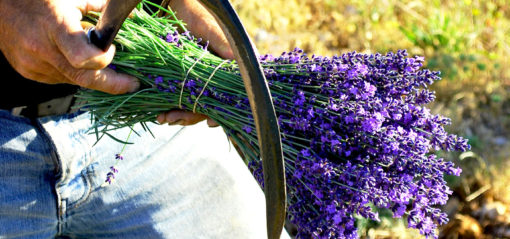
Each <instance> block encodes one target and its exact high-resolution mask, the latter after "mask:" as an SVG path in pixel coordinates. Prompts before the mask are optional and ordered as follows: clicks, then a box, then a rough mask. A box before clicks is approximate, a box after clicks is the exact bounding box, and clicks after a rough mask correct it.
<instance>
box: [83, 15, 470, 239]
mask: <svg viewBox="0 0 510 239" xmlns="http://www.w3.org/2000/svg"><path fill="white" fill-rule="evenodd" d="M178 28H184V26H183V23H182V22H180V21H178V20H176V18H175V15H173V13H172V12H170V11H169V12H168V17H161V18H158V17H155V15H151V14H148V13H146V12H144V11H138V12H136V13H135V14H134V16H133V18H130V19H127V20H126V22H125V23H124V25H123V27H122V29H121V31H120V32H119V34H118V37H117V38H116V41H115V44H117V54H116V56H115V58H114V61H113V66H114V67H115V68H116V70H117V71H119V72H124V73H127V74H131V75H133V76H136V77H137V78H138V79H140V80H141V83H142V88H141V89H140V90H139V91H138V92H134V93H131V94H126V95H109V94H106V93H102V92H98V91H90V90H84V91H81V92H80V93H79V95H78V97H79V98H80V99H81V100H82V101H83V102H85V105H84V107H85V109H86V110H88V111H90V112H91V114H92V115H93V119H94V120H95V121H96V124H95V125H96V126H97V127H98V128H97V129H96V130H98V132H102V133H105V134H108V131H109V130H113V129H116V128H122V127H132V126H133V125H134V124H137V123H142V124H143V125H145V123H146V122H154V121H155V119H156V116H157V115H158V114H160V113H163V112H166V111H168V110H170V109H175V108H179V109H186V110H190V111H194V112H197V113H202V114H205V115H207V116H208V117H210V118H212V119H214V120H215V121H216V122H217V123H219V124H220V125H221V126H222V127H223V128H224V130H225V132H226V134H227V135H228V136H229V137H230V139H231V140H232V141H234V143H235V144H237V146H238V147H239V150H240V151H241V153H242V154H243V156H244V158H245V160H246V161H247V162H246V163H247V164H248V165H249V167H250V168H251V169H252V171H253V173H254V175H255V177H256V178H257V180H258V181H259V183H261V185H262V183H263V177H262V165H261V161H260V158H259V154H258V142H257V135H256V131H255V130H254V123H253V118H252V115H251V111H250V106H249V102H248V99H247V95H246V92H245V89H244V85H243V81H242V79H241V76H240V72H239V69H238V67H237V65H236V63H235V62H234V61H230V60H224V59H221V58H219V57H217V56H215V55H213V54H211V53H210V52H209V51H208V50H207V44H201V43H200V39H195V38H194V37H193V36H191V35H190V33H189V32H187V31H186V32H184V33H179V32H178V31H177V30H178ZM260 60H261V62H262V66H263V68H264V72H265V74H266V78H267V80H268V84H269V87H270V91H271V95H272V97H273V101H274V105H275V109H276V113H277V116H278V121H279V126H280V129H281V136H282V142H283V152H284V158H285V168H286V177H287V185H288V188H287V193H288V202H289V204H288V219H289V220H290V221H291V222H292V223H293V224H295V225H296V226H297V228H298V235H297V238H356V237H357V229H356V226H355V216H362V217H364V218H368V219H372V220H379V219H378V214H377V213H376V212H375V211H374V210H373V208H374V207H378V208H387V209H390V210H391V211H392V212H393V216H394V217H402V216H404V215H405V216H407V222H408V226H409V227H410V228H416V229H418V230H419V231H420V233H421V234H423V235H425V236H427V237H434V238H435V237H437V232H436V229H437V227H438V225H441V224H444V223H446V222H447V221H448V219H447V217H446V214H445V213H443V212H442V211H441V210H440V209H439V206H440V205H443V204H445V203H446V201H447V200H448V195H449V194H451V191H450V190H449V188H448V186H447V185H446V182H445V181H444V179H443V176H444V175H457V176H458V175H459V174H460V171H461V170H460V169H459V168H457V167H455V166H454V165H453V163H451V162H448V161H445V160H443V159H442V158H440V157H438V156H436V154H435V152H437V151H440V150H444V151H465V150H467V149H469V145H468V144H467V141H466V140H465V139H463V138H461V137H458V136H456V135H452V134H449V133H447V132H446V131H445V129H444V126H445V125H448V124H449V123H450V121H449V119H447V118H444V117H442V116H440V115H434V114H431V112H430V110H429V109H428V108H427V107H426V106H425V105H426V104H427V103H430V102H432V101H434V99H435V96H434V93H433V92H431V91H429V90H427V89H426V88H427V86H429V85H430V84H432V83H433V82H434V81H436V80H439V79H440V78H439V73H438V72H431V71H429V70H427V69H421V67H422V64H423V61H424V59H423V58H422V57H408V56H407V53H406V52H405V51H398V52H396V53H387V54H373V55H369V54H359V53H354V52H352V53H347V54H343V55H341V56H334V57H321V56H315V55H314V56H311V57H309V56H307V55H306V54H305V53H303V51H302V50H299V49H295V50H293V51H291V52H286V53H283V54H282V55H280V56H277V57H273V56H271V55H264V56H262V57H261V58H260ZM100 125H101V127H99V126H100ZM262 186H263V185H262Z"/></svg>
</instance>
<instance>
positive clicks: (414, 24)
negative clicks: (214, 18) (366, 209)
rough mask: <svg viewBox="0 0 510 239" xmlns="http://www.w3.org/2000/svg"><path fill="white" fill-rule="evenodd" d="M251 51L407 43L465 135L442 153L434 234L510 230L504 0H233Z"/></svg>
mask: <svg viewBox="0 0 510 239" xmlns="http://www.w3.org/2000/svg"><path fill="white" fill-rule="evenodd" d="M231 2H232V3H233V4H234V6H235V7H236V9H237V11H238V13H239V14H240V17H241V19H242V21H243V23H244V24H245V26H246V27H247V29H248V32H249V34H250V35H251V37H252V38H253V39H254V40H255V43H256V45H257V47H258V49H259V52H260V53H262V54H264V53H272V54H280V53H282V52H283V51H289V50H292V49H293V48H294V47H300V48H302V49H304V50H305V52H307V53H308V54H317V55H324V56H332V55H335V54H338V55H340V54H342V53H346V52H349V51H357V52H363V53H376V52H380V53H386V52H388V51H396V50H398V49H407V50H408V52H409V53H410V55H421V56H425V58H426V66H425V67H426V68H428V69H431V70H433V71H441V73H442V74H441V75H442V80H441V81H439V82H436V83H435V84H434V85H433V87H432V88H433V90H435V91H436V95H437V100H436V101H435V102H434V103H433V104H431V105H429V106H428V107H430V108H431V109H432V110H433V112H435V113H440V114H442V115H445V116H447V117H449V118H451V119H452V125H451V126H450V127H449V131H450V132H452V133H456V134H459V135H461V136H463V137H465V138H468V139H469V142H470V144H471V146H472V150H471V151H470V152H464V153H462V154H459V153H457V154H445V155H443V156H444V157H446V158H448V159H449V160H452V161H454V162H455V163H456V164H457V165H460V166H461V167H462V169H463V173H462V176H461V177H460V178H458V177H452V178H447V181H448V182H449V185H450V187H451V188H452V190H453V191H454V193H453V195H452V197H451V199H450V200H449V203H448V204H447V205H446V206H445V207H444V210H445V211H446V212H447V213H448V215H449V218H450V222H449V224H448V225H445V226H443V227H442V228H441V231H440V237H441V238H510V167H509V166H510V97H509V96H510V65H509V63H510V62H509V61H510V0H492V1H484V0H457V1H452V0H442V1H441V0H427V1H426V0H414V1H412V0H408V1H406V0H402V1H397V0H231ZM380 214H381V215H382V216H381V222H378V223H377V222H371V221H366V220H361V219H360V220H358V226H359V228H360V235H361V236H362V237H363V238H411V237H415V238H422V237H421V236H420V235H419V234H418V233H417V232H416V231H414V230H410V229H406V224H405V220H397V219H393V218H392V217H391V215H390V214H388V212H385V211H381V212H380Z"/></svg>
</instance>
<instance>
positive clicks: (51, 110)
mask: <svg viewBox="0 0 510 239" xmlns="http://www.w3.org/2000/svg"><path fill="white" fill-rule="evenodd" d="M75 99H76V98H75V97H74V95H72V94H71V95H67V96H64V97H59V98H54V99H51V100H48V101H45V102H42V103H39V104H28V105H22V106H16V107H13V108H7V109H6V108H3V109H4V110H7V111H10V112H11V114H12V115H15V116H23V117H27V118H38V117H44V116H50V115H62V114H68V113H73V112H75V111H77V109H75V108H73V106H74V105H75Z"/></svg>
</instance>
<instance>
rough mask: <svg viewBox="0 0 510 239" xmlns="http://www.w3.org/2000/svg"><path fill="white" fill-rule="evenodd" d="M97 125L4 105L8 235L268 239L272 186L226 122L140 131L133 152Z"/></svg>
mask: <svg viewBox="0 0 510 239" xmlns="http://www.w3.org/2000/svg"><path fill="white" fill-rule="evenodd" d="M90 126H91V122H90V115H89V114H88V113H83V112H78V113H74V114H69V115H59V116H50V117H44V118H38V119H32V120H30V119H27V118H23V117H17V116H13V115H11V114H10V113H9V112H7V111H4V110H0V238H2V239H4V238H243V239H244V238H266V219H265V201H264V195H263V193H262V190H261V189H260V187H259V186H258V185H257V183H256V181H255V180H254V179H253V177H252V176H251V174H250V172H249V170H248V169H247V167H246V166H245V164H244V163H243V161H242V160H241V159H240V157H239V156H238V154H237V152H236V151H235V149H234V147H233V146H231V145H230V144H229V142H228V140H227V137H226V136H225V134H224V133H223V131H222V129H221V128H208V127H207V126H206V125H205V124H204V123H200V124H198V125H195V126H187V127H181V126H168V125H155V124H151V125H149V126H150V129H151V131H152V133H153V134H154V137H153V136H152V135H151V134H150V133H147V132H145V131H144V130H143V129H142V128H141V127H135V131H134V132H133V133H131V134H130V137H129V139H128V141H129V142H132V143H133V144H126V145H125V148H124V144H121V143H119V142H116V141H114V140H113V139H112V138H110V137H108V136H104V137H103V138H102V139H101V140H100V141H98V142H97V139H96V135H95V134H94V133H93V131H92V134H91V132H88V130H89V128H90ZM129 131H130V129H119V130H115V131H112V135H113V136H115V137H116V138H118V139H121V140H126V139H127V138H128V134H129ZM135 132H136V133H135ZM123 148H124V150H123ZM121 152H122V156H123V158H124V159H123V160H121V161H120V160H119V161H118V162H117V160H116V159H115V154H117V153H121ZM116 162H117V163H116ZM113 165H116V166H115V167H116V168H117V169H118V173H117V174H116V175H115V177H116V178H115V179H114V180H113V182H112V183H111V184H108V183H105V179H106V175H107V173H108V172H109V171H110V166H113ZM282 238H288V235H287V234H286V232H284V234H283V235H282Z"/></svg>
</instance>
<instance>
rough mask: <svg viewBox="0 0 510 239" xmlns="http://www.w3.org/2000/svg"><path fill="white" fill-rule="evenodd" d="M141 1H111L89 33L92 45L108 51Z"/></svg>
mask: <svg viewBox="0 0 510 239" xmlns="http://www.w3.org/2000/svg"><path fill="white" fill-rule="evenodd" d="M140 2H141V0H109V1H108V3H106V6H105V8H104V9H103V12H102V14H101V17H99V21H98V22H97V24H96V26H95V27H94V28H92V29H90V30H89V31H88V38H89V41H90V43H92V44H94V45H95V46H97V47H98V48H99V49H101V50H103V51H106V50H108V48H109V47H110V45H111V44H112V42H113V39H114V38H115V36H117V33H118V32H119V29H120V27H121V26H122V23H123V22H124V21H125V20H126V18H127V17H128V16H129V14H130V13H131V11H133V9H134V8H135V7H136V5H138V4H139V3H140Z"/></svg>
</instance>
